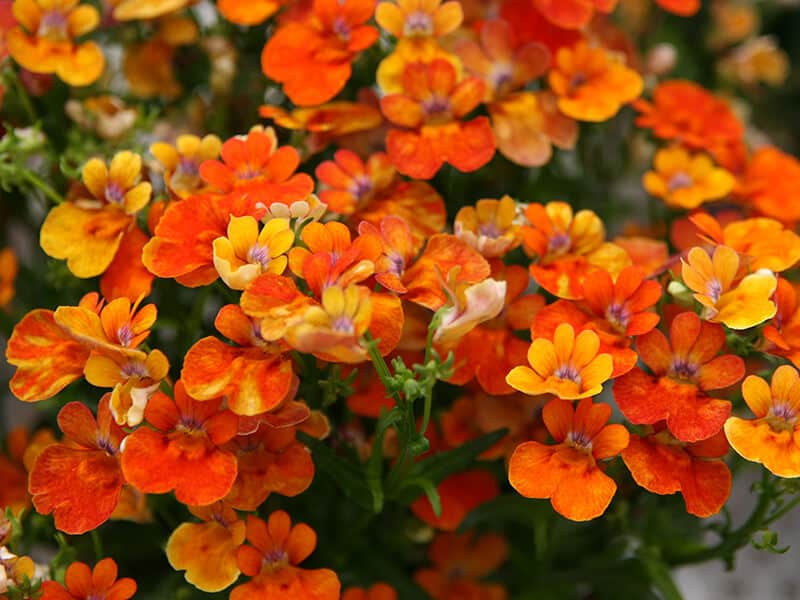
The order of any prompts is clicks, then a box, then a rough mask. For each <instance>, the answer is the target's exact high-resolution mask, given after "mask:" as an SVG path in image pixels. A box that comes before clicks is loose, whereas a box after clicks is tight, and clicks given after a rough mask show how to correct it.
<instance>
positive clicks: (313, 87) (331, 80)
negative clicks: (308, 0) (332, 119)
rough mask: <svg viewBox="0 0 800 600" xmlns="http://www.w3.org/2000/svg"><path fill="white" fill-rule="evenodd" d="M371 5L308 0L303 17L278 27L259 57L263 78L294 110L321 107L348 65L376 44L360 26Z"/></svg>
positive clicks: (363, 0)
mask: <svg viewBox="0 0 800 600" xmlns="http://www.w3.org/2000/svg"><path fill="white" fill-rule="evenodd" d="M374 7H375V4H374V2H373V1H372V0H347V1H346V2H343V3H339V2H338V1H333V0H314V2H313V5H312V8H311V10H310V12H309V13H308V15H306V16H305V17H304V18H302V19H297V20H293V21H290V22H287V23H284V24H282V25H281V26H279V27H278V29H277V30H276V31H275V33H274V34H273V35H272V36H271V37H270V38H269V40H268V41H267V43H266V45H265V46H264V51H263V52H262V54H261V68H262V70H263V71H264V74H265V75H266V76H267V77H269V78H270V79H273V80H275V81H277V82H279V83H281V84H283V91H284V92H285V93H286V95H287V96H288V97H289V99H290V100H291V101H292V102H294V103H295V104H297V105H299V106H312V105H315V104H322V103H323V102H327V101H328V100H330V99H331V98H333V97H334V96H335V95H336V94H338V93H339V92H340V91H341V90H342V88H344V86H345V84H346V83H347V80H348V79H350V75H351V73H352V67H351V63H352V61H353V60H354V59H355V57H356V56H357V55H358V53H359V52H361V51H362V50H366V49H367V48H369V47H370V46H371V45H372V44H374V43H375V41H376V40H377V39H378V30H377V29H375V28H374V27H372V26H371V25H366V22H367V21H368V20H369V19H370V18H371V17H372V12H373V10H374Z"/></svg>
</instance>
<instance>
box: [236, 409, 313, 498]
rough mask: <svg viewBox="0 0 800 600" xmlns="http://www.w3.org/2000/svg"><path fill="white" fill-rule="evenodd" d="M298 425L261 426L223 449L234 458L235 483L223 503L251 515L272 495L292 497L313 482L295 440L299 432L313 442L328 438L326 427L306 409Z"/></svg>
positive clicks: (303, 452)
mask: <svg viewBox="0 0 800 600" xmlns="http://www.w3.org/2000/svg"><path fill="white" fill-rule="evenodd" d="M295 421H298V422H296V423H293V424H289V426H286V425H285V424H283V423H275V426H271V425H270V424H269V423H267V424H265V425H262V426H261V427H259V428H258V429H257V430H256V431H254V432H252V433H249V434H247V435H239V436H237V437H236V438H234V439H233V440H232V441H231V442H230V443H229V444H228V446H227V448H228V449H229V450H230V451H232V452H234V453H235V454H236V462H237V465H238V469H237V476H236V481H235V482H234V484H233V487H232V488H231V491H230V493H229V494H228V496H227V497H226V498H225V502H226V503H227V504H229V505H231V506H232V507H233V508H235V509H237V510H245V511H254V510H257V509H258V507H259V506H261V505H262V504H263V503H264V502H265V501H266V499H267V498H268V497H269V496H270V494H272V493H276V494H280V495H282V496H287V497H294V496H297V495H298V494H301V493H303V492H304V491H306V489H308V486H309V485H311V482H312V480H313V479H314V462H313V461H312V460H311V454H310V452H309V451H308V448H306V447H305V446H304V445H303V444H302V443H300V442H299V441H298V440H297V439H296V437H297V432H298V431H303V432H305V433H307V434H308V435H311V436H314V437H316V438H324V437H325V436H327V434H328V429H329V426H328V423H327V420H326V419H325V417H323V416H322V415H321V413H319V412H313V413H311V414H310V417H309V412H308V409H306V411H305V413H304V415H303V416H302V417H299V418H297V419H295Z"/></svg>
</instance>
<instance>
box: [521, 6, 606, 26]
mask: <svg viewBox="0 0 800 600" xmlns="http://www.w3.org/2000/svg"><path fill="white" fill-rule="evenodd" d="M533 5H534V6H535V7H536V9H537V10H538V11H539V12H541V13H542V14H543V15H544V16H545V17H547V19H548V20H549V21H550V22H551V23H553V24H554V25H557V26H558V27H563V28H564V29H582V28H583V27H584V26H586V25H588V24H589V21H591V20H592V17H593V16H594V14H595V11H597V12H601V13H607V14H608V13H610V12H611V11H613V10H614V7H615V6H616V5H617V0H533Z"/></svg>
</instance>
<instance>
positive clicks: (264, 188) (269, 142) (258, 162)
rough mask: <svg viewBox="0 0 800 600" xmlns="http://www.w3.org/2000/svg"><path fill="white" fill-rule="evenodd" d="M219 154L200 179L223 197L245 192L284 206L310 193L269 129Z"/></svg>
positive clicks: (287, 149)
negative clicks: (232, 193) (219, 157)
mask: <svg viewBox="0 0 800 600" xmlns="http://www.w3.org/2000/svg"><path fill="white" fill-rule="evenodd" d="M273 39H274V38H273ZM221 154H222V156H221V158H222V160H211V159H210V160H205V161H203V162H202V163H201V164H200V177H201V178H202V179H203V181H205V182H206V183H207V184H208V185H209V186H211V187H212V188H215V189H217V190H219V191H220V192H221V193H223V194H228V193H230V192H234V191H235V192H247V193H251V194H258V195H259V197H261V196H263V197H264V199H268V201H269V202H270V203H272V202H281V203H284V204H286V203H289V202H291V201H293V200H301V199H303V198H305V197H306V196H308V195H309V194H310V193H311V192H312V191H313V189H314V182H313V181H312V179H311V178H310V177H309V176H308V175H306V174H305V173H295V171H296V170H297V167H298V165H299V164H300V155H299V154H298V153H297V150H295V149H294V148H292V147H291V146H280V147H279V146H278V140H277V138H276V137H275V132H274V131H273V130H272V128H267V129H266V130H264V131H259V130H257V129H254V130H252V131H250V133H248V134H247V135H246V136H243V137H242V136H237V137H232V138H231V139H229V140H228V141H226V142H225V143H224V144H222V150H221Z"/></svg>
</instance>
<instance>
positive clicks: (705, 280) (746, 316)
mask: <svg viewBox="0 0 800 600" xmlns="http://www.w3.org/2000/svg"><path fill="white" fill-rule="evenodd" d="M739 262H740V261H739V254H738V253H737V252H736V250H734V249H733V248H729V247H728V246H717V247H716V248H715V249H714V254H713V259H712V257H710V256H709V255H708V253H707V252H706V251H705V250H703V249H702V248H692V249H691V250H689V254H688V257H687V260H683V259H681V266H682V268H681V274H682V276H683V281H684V283H685V284H686V285H687V286H688V287H689V289H691V290H692V291H693V292H695V293H694V298H695V300H697V301H698V302H699V303H700V304H702V305H703V307H704V318H705V319H707V320H709V321H712V322H715V323H724V324H725V325H727V326H728V327H730V328H731V329H748V328H750V327H753V326H755V325H758V324H759V323H763V322H764V321H766V320H767V319H771V318H772V317H774V316H775V313H776V311H777V306H776V305H775V302H773V301H772V300H771V299H770V298H771V297H772V294H773V293H774V292H775V288H776V286H777V284H778V281H777V279H776V277H775V275H774V274H773V273H772V271H769V270H767V269H760V270H758V271H756V272H755V273H751V274H749V275H745V276H744V277H743V278H741V279H740V280H739V281H738V283H736V284H735V285H734V282H735V281H737V279H738V273H739Z"/></svg>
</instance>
